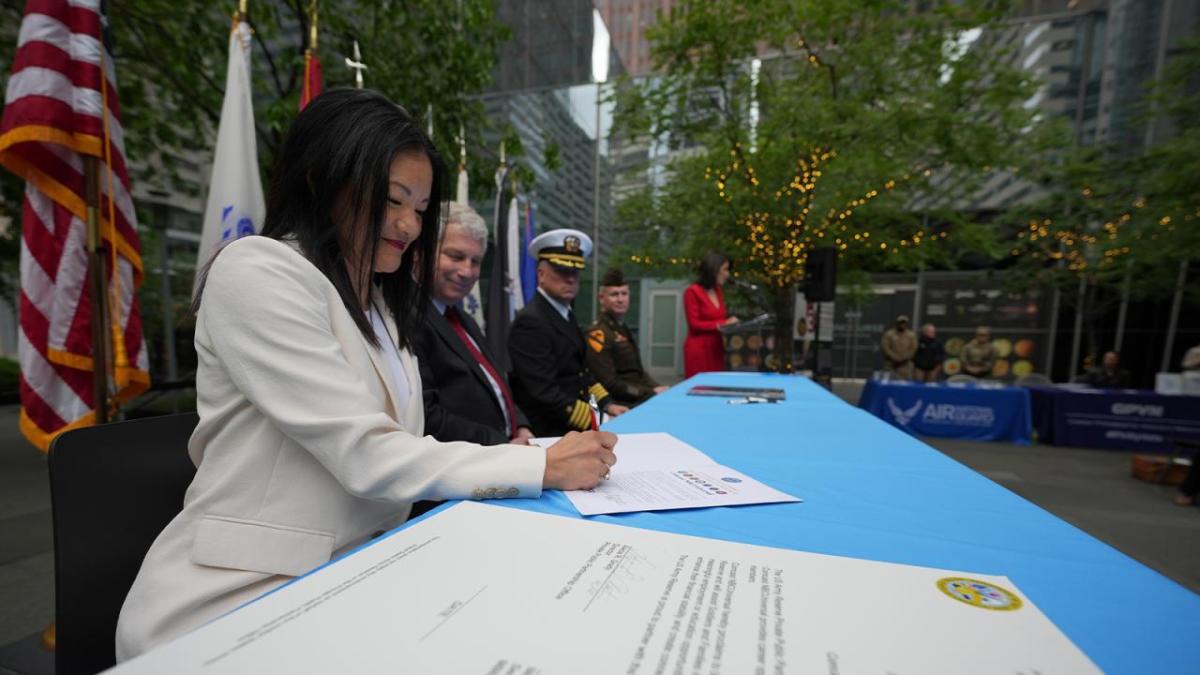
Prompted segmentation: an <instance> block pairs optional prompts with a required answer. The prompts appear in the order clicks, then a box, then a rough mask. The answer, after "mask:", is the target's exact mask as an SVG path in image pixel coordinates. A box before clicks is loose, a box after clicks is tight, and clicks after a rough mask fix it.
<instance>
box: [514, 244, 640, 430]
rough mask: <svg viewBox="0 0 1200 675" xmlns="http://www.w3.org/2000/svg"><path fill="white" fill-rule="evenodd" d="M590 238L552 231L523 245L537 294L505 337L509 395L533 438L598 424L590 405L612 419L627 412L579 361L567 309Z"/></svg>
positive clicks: (579, 341) (580, 347) (578, 341)
mask: <svg viewBox="0 0 1200 675" xmlns="http://www.w3.org/2000/svg"><path fill="white" fill-rule="evenodd" d="M591 250H592V240H591V239H589V238H588V236H587V235H586V234H584V233H582V232H580V231H578V230H571V229H558V230H551V231H549V232H546V233H543V234H541V235H538V236H537V237H536V238H535V239H534V240H533V241H532V242H530V243H529V253H530V255H531V256H533V257H534V258H536V259H537V261H538V266H537V283H538V287H537V293H535V294H534V295H533V299H532V300H530V301H529V304H527V305H525V308H524V309H522V310H521V311H520V312H519V313H518V314H517V317H516V319H514V320H513V324H512V329H511V330H510V332H509V336H508V352H509V356H510V357H511V358H512V367H513V372H512V375H513V378H512V385H513V396H514V398H515V399H516V401H517V405H519V406H520V407H521V409H522V410H524V411H525V412H526V414H528V415H529V421H530V422H531V423H532V424H533V430H534V433H536V434H537V435H538V436H562V435H563V434H566V433H567V432H568V431H584V430H587V429H590V428H592V426H593V425H595V424H598V423H599V420H596V419H595V417H594V415H593V410H592V407H591V401H592V400H593V399H594V400H595V402H596V404H597V407H598V408H599V409H600V410H603V411H604V412H606V413H608V414H609V415H611V416H613V417H615V416H617V415H620V414H622V413H624V412H625V411H627V410H628V408H627V407H625V406H623V405H619V404H617V403H615V402H614V401H613V400H612V397H611V396H609V394H608V391H607V390H605V389H604V387H603V386H602V385H600V384H599V383H598V382H596V378H595V377H593V375H592V373H591V372H590V371H589V370H588V368H587V364H586V363H585V362H584V340H583V332H582V331H581V330H579V324H578V323H576V321H575V315H574V313H573V312H572V311H571V302H572V301H573V300H574V299H575V296H576V295H577V294H578V293H579V273H580V271H581V270H583V268H584V267H585V263H584V260H585V258H586V257H587V255H588V254H589V253H591Z"/></svg>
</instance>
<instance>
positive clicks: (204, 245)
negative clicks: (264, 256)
mask: <svg viewBox="0 0 1200 675" xmlns="http://www.w3.org/2000/svg"><path fill="white" fill-rule="evenodd" d="M234 21H235V23H234V27H233V30H232V31H230V33H229V68H228V69H227V70H226V71H225V102H224V103H223V104H222V105H221V125H220V126H219V127H218V128H217V150H216V152H215V153H214V155H213V166H212V177H211V178H210V180H209V185H208V202H207V204H206V205H205V207H204V229H203V230H202V231H201V233H200V253H199V255H198V256H197V257H196V278H195V281H194V283H193V285H192V292H193V293H194V292H195V290H196V286H197V285H198V284H199V281H200V275H201V274H202V273H203V271H204V270H205V268H206V267H207V266H208V263H209V261H210V260H211V259H212V256H213V255H214V254H215V253H216V252H217V251H218V250H219V249H220V247H221V246H222V245H223V244H225V243H227V242H230V241H233V240H234V239H237V238H238V237H243V236H246V235H248V234H255V233H257V232H259V231H260V230H261V229H262V225H263V218H264V217H265V216H266V212H267V207H266V204H265V202H264V200H263V191H262V181H261V179H260V178H259V175H258V143H257V141H256V138H255V135H254V104H253V102H252V101H251V98H250V40H251V32H250V26H248V25H247V24H246V22H245V21H242V20H241V19H240V18H239V19H235V20H234Z"/></svg>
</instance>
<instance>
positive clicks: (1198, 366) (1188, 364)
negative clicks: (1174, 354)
mask: <svg viewBox="0 0 1200 675" xmlns="http://www.w3.org/2000/svg"><path fill="white" fill-rule="evenodd" d="M1179 365H1180V366H1182V367H1183V370H1184V371H1185V372H1186V371H1189V370H1200V345H1196V346H1195V347H1192V348H1191V349H1189V350H1187V352H1186V353H1185V354H1184V355H1183V361H1182V362H1180V364H1179Z"/></svg>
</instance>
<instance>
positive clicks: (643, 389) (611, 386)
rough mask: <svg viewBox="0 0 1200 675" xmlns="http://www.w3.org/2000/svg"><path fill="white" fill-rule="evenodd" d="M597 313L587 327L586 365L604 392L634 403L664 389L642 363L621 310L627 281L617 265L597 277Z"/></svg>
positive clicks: (626, 304) (624, 308)
mask: <svg viewBox="0 0 1200 675" xmlns="http://www.w3.org/2000/svg"><path fill="white" fill-rule="evenodd" d="M598 298H599V300H600V316H599V318H598V319H597V320H596V322H595V323H593V324H592V325H591V326H589V327H588V330H587V343H588V349H587V365H588V370H590V371H592V374H593V375H595V376H596V380H597V381H598V382H600V384H602V385H604V388H605V389H607V390H608V393H610V394H612V397H613V398H614V399H616V400H617V401H619V402H621V403H624V404H626V405H636V404H638V403H641V402H642V401H645V400H646V399H648V398H650V397H651V396H653V395H655V394H658V393H661V392H664V391H666V390H667V388H666V387H664V386H662V385H660V384H659V383H658V382H655V381H654V378H652V377H650V375H648V374H647V373H646V369H645V368H643V367H642V357H641V355H640V354H639V353H638V348H637V343H636V342H634V340H633V334H632V333H630V332H629V326H626V325H625V321H624V319H625V314H626V312H628V311H629V284H628V283H626V281H625V275H624V274H623V273H622V272H621V270H620V269H610V270H609V271H608V272H607V273H605V275H604V277H603V278H601V279H600V292H599V293H598Z"/></svg>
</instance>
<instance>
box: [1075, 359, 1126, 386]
mask: <svg viewBox="0 0 1200 675" xmlns="http://www.w3.org/2000/svg"><path fill="white" fill-rule="evenodd" d="M1083 381H1084V384H1087V385H1088V386H1089V387H1095V388H1097V389H1128V388H1129V371H1127V370H1123V369H1122V368H1121V356H1120V355H1119V354H1117V353H1116V352H1111V351H1110V352H1104V358H1103V359H1102V360H1101V362H1100V365H1099V366H1097V367H1095V368H1092V369H1091V370H1089V371H1088V372H1087V374H1086V376H1085V377H1084V380H1083Z"/></svg>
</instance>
